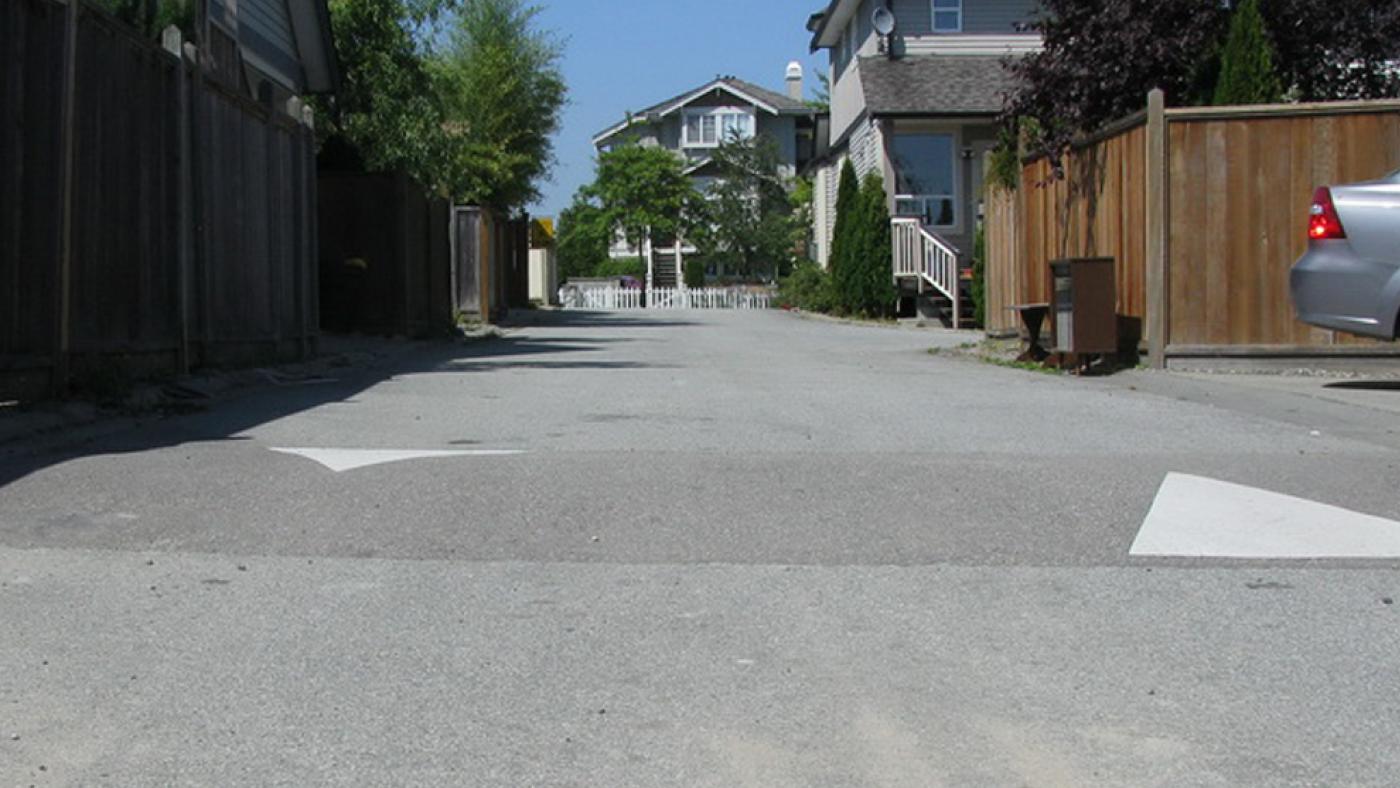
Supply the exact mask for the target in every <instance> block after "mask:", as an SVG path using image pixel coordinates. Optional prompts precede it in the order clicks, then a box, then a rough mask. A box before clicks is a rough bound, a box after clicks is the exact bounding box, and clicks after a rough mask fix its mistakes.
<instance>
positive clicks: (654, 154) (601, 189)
mask: <svg viewBox="0 0 1400 788" xmlns="http://www.w3.org/2000/svg"><path fill="white" fill-rule="evenodd" d="M590 188H591V190H592V193H593V194H595V195H597V198H598V204H599V206H600V207H601V208H602V210H603V216H604V218H605V220H606V222H607V226H608V228H609V230H610V231H620V232H621V233H622V236H623V238H625V239H626V241H627V243H628V245H629V246H631V247H632V248H633V249H634V250H636V251H637V253H638V254H641V251H642V247H643V246H644V245H645V244H646V243H647V242H648V241H649V240H652V239H662V238H670V237H674V236H675V235H677V234H679V233H681V232H683V231H684V230H685V229H686V227H687V224H688V222H687V218H688V217H689V216H690V214H691V213H692V210H693V206H694V200H695V197H696V192H695V189H694V188H692V187H691V184H690V179H689V178H687V177H686V176H685V172H684V170H682V168H681V161H680V159H679V158H677V157H676V155H675V154H674V153H671V152H670V151H667V150H665V149H663V148H655V147H646V146H642V145H622V146H621V147H617V148H614V149H613V150H610V151H606V152H604V153H602V154H600V155H599V156H598V175H597V179H596V180H595V181H594V183H593V186H592V187H590Z"/></svg>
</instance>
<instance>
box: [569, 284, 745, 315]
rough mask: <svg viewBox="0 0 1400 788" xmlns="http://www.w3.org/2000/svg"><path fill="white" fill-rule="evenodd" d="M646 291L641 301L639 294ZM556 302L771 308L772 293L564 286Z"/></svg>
mask: <svg viewBox="0 0 1400 788" xmlns="http://www.w3.org/2000/svg"><path fill="white" fill-rule="evenodd" d="M643 292H645V293H646V299H645V301H643V299H642V293H643ZM559 302H560V303H561V304H563V306H564V308H565V309H591V310H599V311H619V310H628V309H657V310H664V309H771V308H772V307H773V295H772V294H771V293H766V292H758V291H752V290H739V289H733V288H722V287H706V288H688V287H654V288H652V289H650V290H646V291H643V290H641V289H640V288H624V287H599V288H587V289H584V288H564V289H563V290H561V291H559Z"/></svg>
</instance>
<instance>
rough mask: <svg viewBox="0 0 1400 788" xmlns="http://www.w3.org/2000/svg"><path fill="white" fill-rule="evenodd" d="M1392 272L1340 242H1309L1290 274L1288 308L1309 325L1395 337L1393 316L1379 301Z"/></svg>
mask: <svg viewBox="0 0 1400 788" xmlns="http://www.w3.org/2000/svg"><path fill="white" fill-rule="evenodd" d="M1394 273H1395V269H1394V268H1392V267H1390V266H1386V265H1381V264H1378V263H1374V262H1370V261H1367V260H1364V259H1362V258H1360V257H1357V256H1356V254H1355V253H1354V252H1353V251H1352V250H1351V246H1350V245H1349V244H1347V243H1346V242H1345V241H1336V242H1331V241H1328V242H1321V243H1314V244H1313V245H1312V246H1311V248H1309V249H1308V252H1307V254H1305V255H1303V256H1302V257H1301V258H1299V259H1298V262H1297V263H1294V265H1293V271H1292V273H1291V274H1290V276H1289V291H1290V293H1291V295H1292V297H1293V308H1294V309H1295V310H1296V311H1297V314H1298V319H1299V320H1301V321H1302V322H1304V323H1307V324H1309V325H1313V326H1318V327H1320V328H1328V329H1333V330H1336V331H1346V332H1349V333H1352V334H1360V335H1362V336H1368V337H1378V338H1381V339H1394V338H1395V317H1396V316H1395V315H1394V314H1393V313H1392V311H1391V310H1390V309H1388V308H1385V307H1384V305H1383V304H1382V301H1381V291H1382V289H1383V288H1384V287H1385V283H1386V282H1387V281H1388V280H1389V279H1390V277H1391V276H1392V275H1393V274H1394Z"/></svg>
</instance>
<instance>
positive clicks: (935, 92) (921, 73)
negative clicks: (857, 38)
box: [860, 55, 1015, 116]
mask: <svg viewBox="0 0 1400 788" xmlns="http://www.w3.org/2000/svg"><path fill="white" fill-rule="evenodd" d="M860 81H861V87H863V88H864V89H865V104H866V108H867V109H868V110H869V112H870V114H871V115H873V116H879V115H996V114H999V113H1000V112H1001V110H1002V103H1003V99H1004V97H1005V96H1006V95H1007V94H1008V93H1010V92H1011V90H1012V88H1013V87H1014V86H1015V80H1014V79H1013V77H1012V76H1011V74H1010V73H1009V72H1008V71H1007V70H1006V69H1005V68H1004V67H1003V66H1002V59H1001V58H1000V57H993V56H986V55H923V56H913V57H906V58H901V59H898V60H890V59H888V58H883V57H865V58H861V61H860Z"/></svg>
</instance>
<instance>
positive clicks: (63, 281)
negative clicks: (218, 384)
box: [0, 0, 317, 396]
mask: <svg viewBox="0 0 1400 788" xmlns="http://www.w3.org/2000/svg"><path fill="white" fill-rule="evenodd" d="M314 155H315V154H314V145H313V140H312V134H311V132H310V130H309V129H308V128H307V127H306V126H305V125H303V124H302V123H300V122H298V120H297V119H294V118H292V117H291V116H290V115H289V114H288V113H287V112H285V111H280V110H278V109H276V108H271V107H265V106H263V105H260V104H258V103H256V102H253V101H251V100H249V99H246V98H244V97H242V96H241V95H239V94H237V93H236V92H235V91H232V90H228V89H225V88H223V87H220V86H219V85H217V84H215V83H213V82H209V81H206V80H204V79H202V78H201V77H200V74H199V72H198V68H197V67H195V66H193V65H191V64H190V63H188V62H187V61H186V60H185V59H183V58H182V57H180V56H177V55H174V54H171V53H169V52H166V51H165V50H163V49H161V48H160V47H159V46H157V45H155V44H154V43H151V42H148V41H145V40H142V39H140V38H138V37H136V36H134V35H132V33H131V32H130V31H128V30H127V29H126V28H125V27H123V26H122V25H121V24H119V23H117V22H116V21H114V20H112V19H111V18H110V17H108V16H106V15H105V14H103V13H101V12H100V11H97V10H95V9H92V8H90V7H88V6H86V5H84V4H83V3H81V2H73V3H60V2H56V1H55V0H8V1H7V2H3V3H0V394H3V393H6V392H9V395H10V396H15V395H17V394H19V393H24V394H32V393H33V392H34V390H36V389H42V388H52V389H62V388H64V387H65V386H66V384H67V382H68V378H69V375H70V372H71V373H72V375H74V376H77V377H81V376H82V375H83V374H85V371H87V370H91V369H94V368H102V367H105V366H108V365H111V364H114V363H117V364H120V365H121V366H122V367H123V370H124V372H126V373H131V374H145V373H149V372H156V371H179V370H181V369H186V368H189V367H192V366H199V365H202V364H215V363H246V362H254V361H264V360H272V359H279V358H289V357H298V356H302V355H305V354H307V353H309V352H311V351H312V346H313V344H314V341H315V338H316V326H317V312H316V299H315V278H314V277H315V271H314V268H313V263H314V261H315V259H316V217H315V211H314V206H315V159H314Z"/></svg>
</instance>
